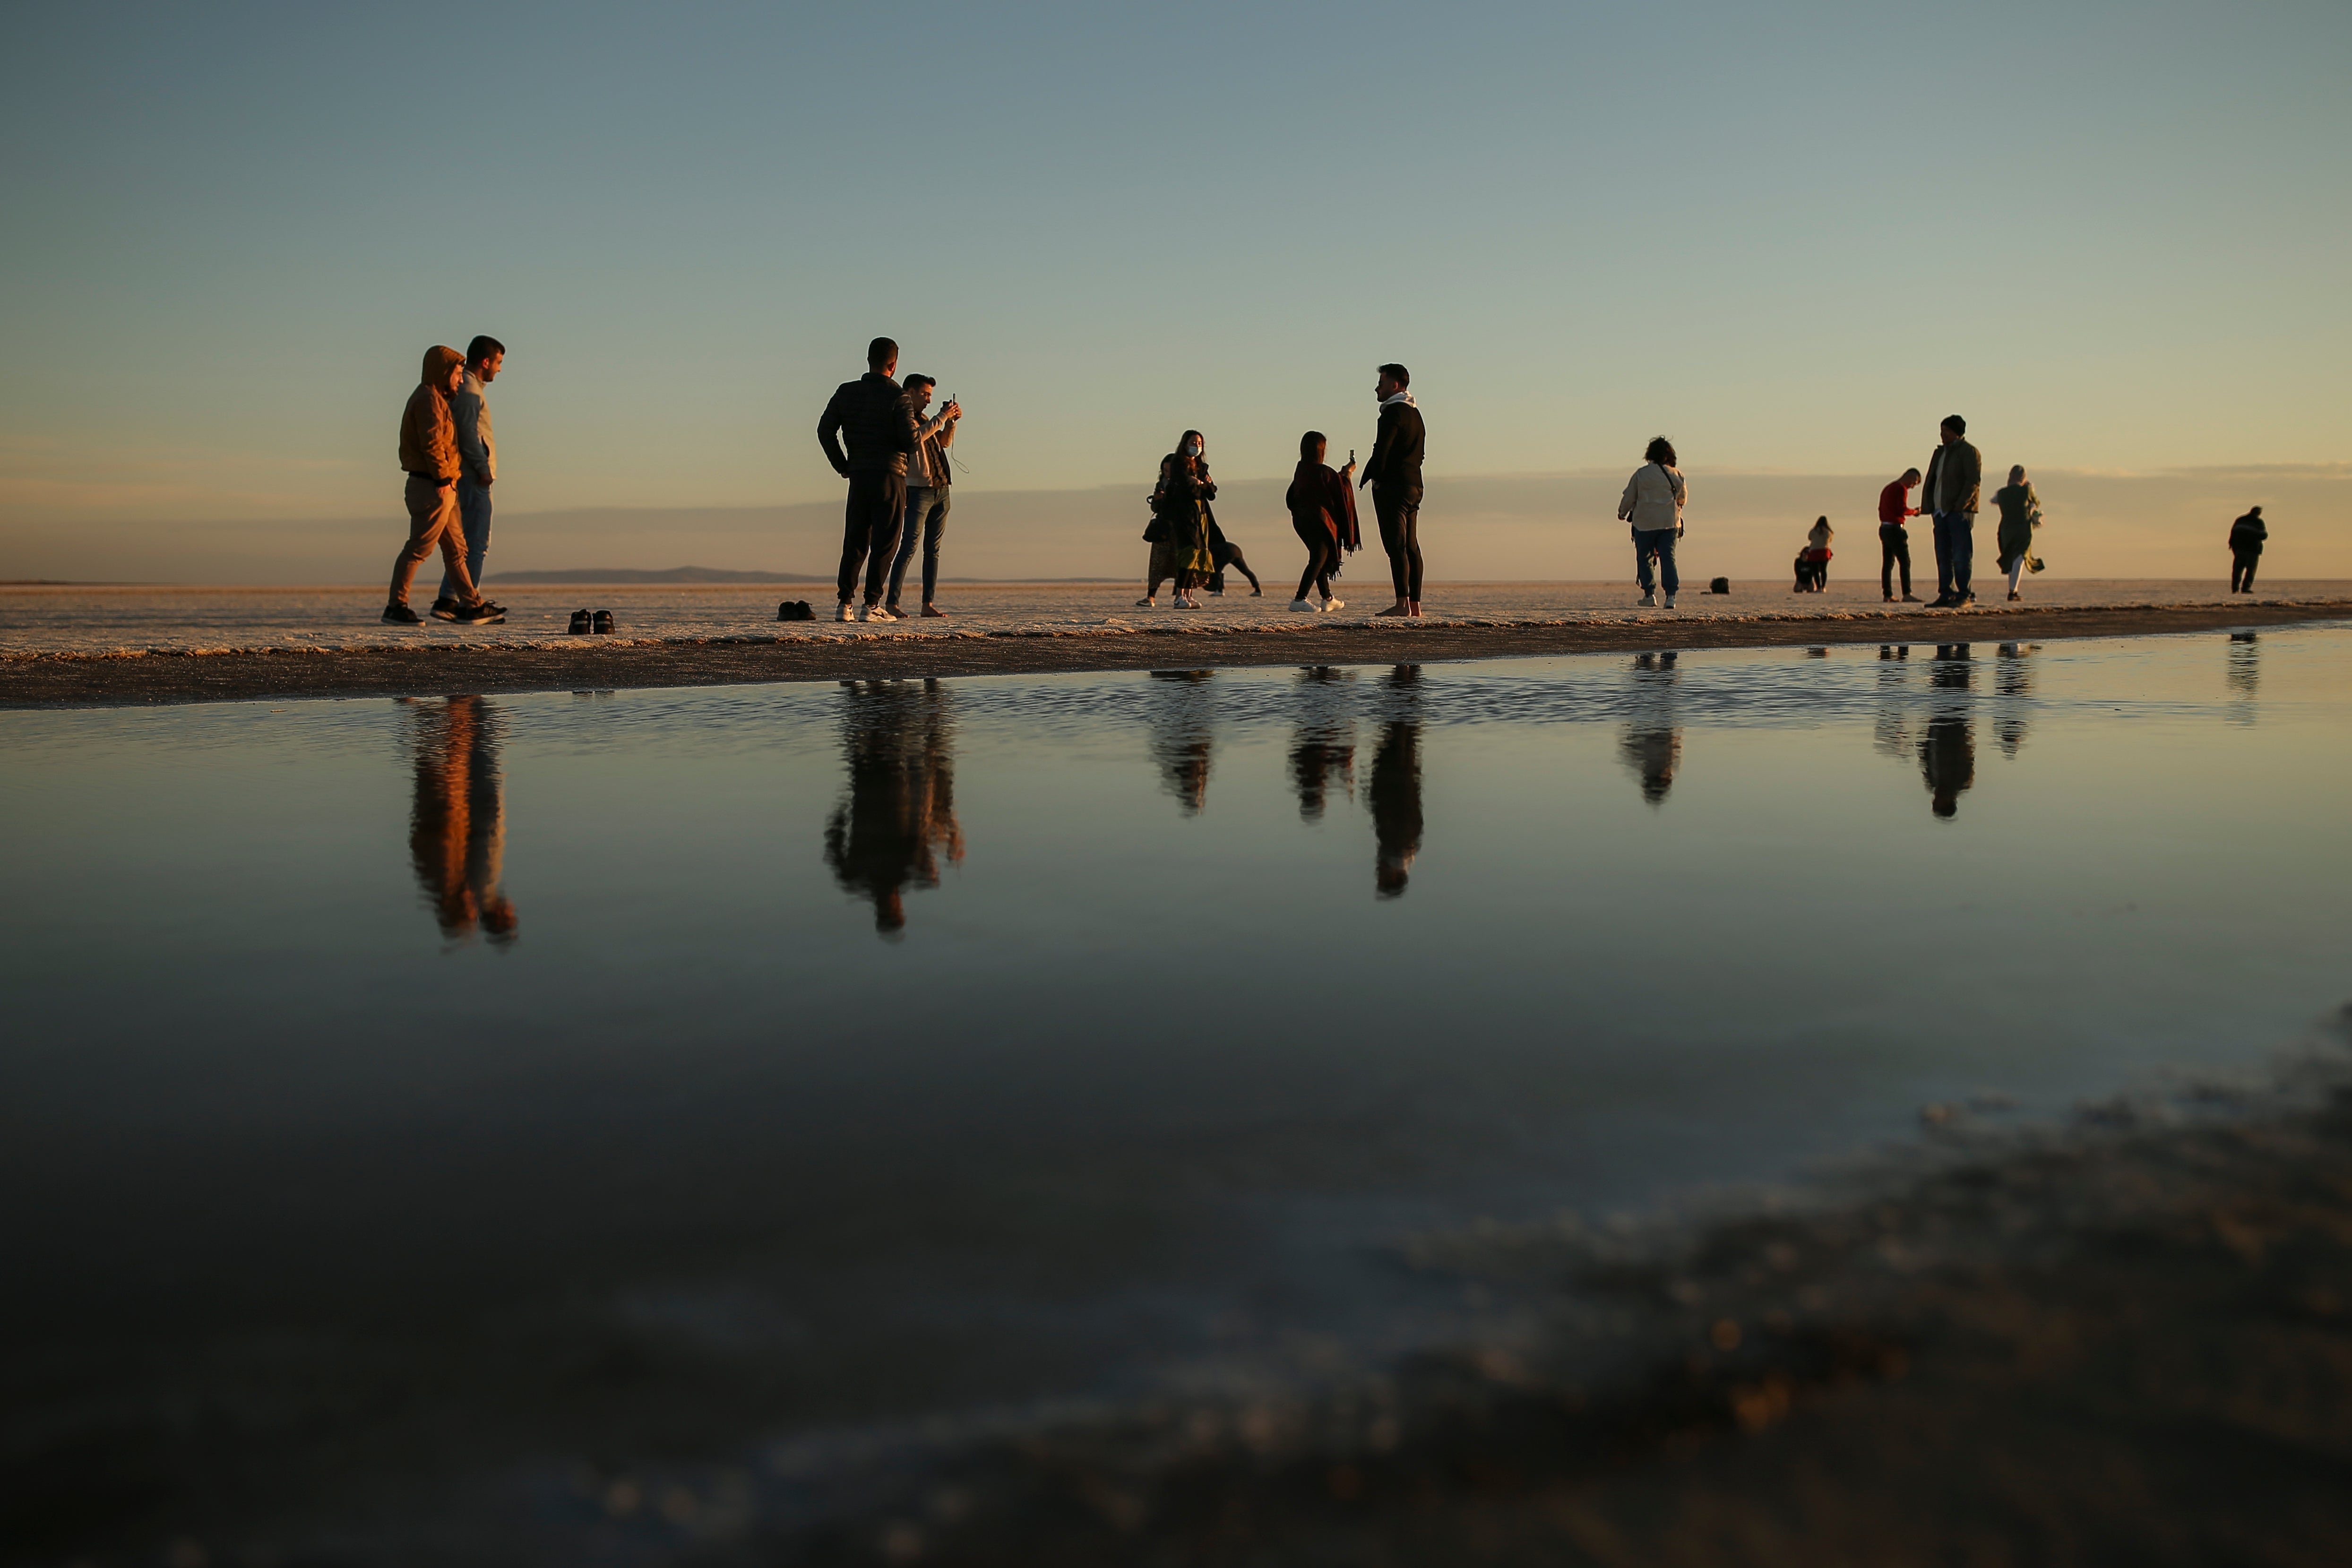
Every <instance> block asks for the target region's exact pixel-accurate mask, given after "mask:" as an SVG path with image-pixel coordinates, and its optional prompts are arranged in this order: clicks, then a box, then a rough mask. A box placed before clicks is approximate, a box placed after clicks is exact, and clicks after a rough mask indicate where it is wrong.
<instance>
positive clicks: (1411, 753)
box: [1367, 664, 1421, 899]
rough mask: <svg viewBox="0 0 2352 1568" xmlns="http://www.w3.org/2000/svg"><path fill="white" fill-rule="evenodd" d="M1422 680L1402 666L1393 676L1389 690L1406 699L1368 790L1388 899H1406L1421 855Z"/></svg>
mask: <svg viewBox="0 0 2352 1568" xmlns="http://www.w3.org/2000/svg"><path fill="white" fill-rule="evenodd" d="M1420 679H1421V667H1420V666H1419V665H1417V664H1401V665H1398V666H1397V667H1396V668H1395V670H1394V671H1392V672H1391V675H1390V676H1389V689H1390V690H1391V692H1392V693H1394V694H1396V695H1397V696H1398V697H1400V698H1402V701H1401V702H1399V703H1398V704H1397V705H1396V706H1395V707H1393V708H1392V709H1391V714H1390V717H1389V719H1388V721H1386V722H1385V723H1384V724H1382V725H1381V738H1380V742H1379V743H1378V744H1377V746H1376V747H1375V748H1374V749H1373V752H1372V777H1371V784H1370V787H1369V789H1368V791H1367V794H1368V795H1370V805H1371V808H1372V839H1373V842H1374V844H1375V845H1376V847H1377V850H1376V854H1375V858H1374V861H1373V870H1372V885H1373V888H1374V889H1375V892H1376V894H1377V896H1378V897H1381V898H1383V899H1394V898H1399V897H1402V895H1403V893H1404V885H1405V879H1406V877H1407V875H1408V874H1409V873H1410V872H1411V871H1412V860H1413V857H1414V856H1415V855H1418V854H1419V853H1420V852H1421V720H1420V718H1419V717H1418V715H1417V710H1416V709H1415V707H1414V705H1413V704H1412V700H1411V698H1412V695H1413V692H1414V689H1415V688H1416V686H1417V685H1418V683H1419V681H1420Z"/></svg>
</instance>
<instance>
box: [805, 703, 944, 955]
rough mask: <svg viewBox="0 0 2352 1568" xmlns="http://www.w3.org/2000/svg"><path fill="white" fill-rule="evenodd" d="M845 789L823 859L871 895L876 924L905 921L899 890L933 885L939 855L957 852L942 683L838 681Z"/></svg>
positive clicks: (891, 929) (846, 883)
mask: <svg viewBox="0 0 2352 1568" xmlns="http://www.w3.org/2000/svg"><path fill="white" fill-rule="evenodd" d="M842 690H843V695H844V697H845V699H846V705H845V708H844V709H843V711H842V721H841V743H842V752H843V755H844V760H845V762H846V763H848V767H849V787H848V791H847V793H846V794H845V795H844V796H843V797H842V801H841V804H840V805H837V806H835V807H834V811H833V816H832V817H831V818H830V819H829V820H827V822H826V823H825V826H824V863H825V864H826V865H827V866H830V867H831V868H833V874H834V876H835V878H837V879H839V880H840V882H841V885H842V887H843V888H845V889H847V890H848V891H850V892H852V893H856V894H861V895H863V896H865V897H866V898H869V899H872V900H874V929H875V930H876V931H881V932H883V933H885V934H892V933H896V932H898V931H901V930H903V929H904V928H905V926H906V924H907V911H906V905H905V901H904V898H903V894H902V889H905V888H907V887H908V885H909V884H912V885H913V886H915V887H919V888H936V887H938V886H939V885H940V869H939V860H938V858H937V856H936V855H935V854H934V850H935V849H936V850H944V851H945V852H946V855H947V858H948V860H949V861H950V863H953V862H956V861H960V860H961V859H962V858H963V829H962V828H961V827H960V826H957V823H956V815H955V744H954V742H955V723H954V718H953V715H952V714H951V713H950V710H949V698H948V693H947V690H946V689H945V688H943V687H941V686H940V683H939V682H938V681H936V680H926V681H923V682H922V683H920V684H919V685H918V684H916V683H914V682H911V681H898V680H863V681H859V680H851V681H844V682H843V683H842Z"/></svg>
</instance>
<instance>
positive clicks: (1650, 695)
mask: <svg viewBox="0 0 2352 1568" xmlns="http://www.w3.org/2000/svg"><path fill="white" fill-rule="evenodd" d="M1675 657H1676V656H1675V653H1674V652H1673V651H1672V650H1671V649H1670V650H1668V651H1667V652H1664V653H1637V654H1635V655H1634V656H1633V718H1632V719H1631V720H1629V721H1627V722H1626V725H1625V728H1624V731H1623V732H1622V734H1620V735H1619V737H1618V740H1617V750H1618V753H1619V755H1621V756H1622V757H1623V759H1624V761H1625V765H1626V766H1627V767H1629V768H1632V769H1633V772H1634V773H1636V774H1638V775H1639V776H1640V778H1641V780H1642V798H1643V800H1645V801H1647V802H1649V803H1650V805H1653V806H1655V805H1662V804H1664V801H1665V798H1666V792H1667V791H1668V790H1671V789H1673V788H1674V787H1675V770H1676V769H1677V768H1679V767H1680V766H1681V765H1682V760H1683V731H1682V725H1681V723H1680V722H1678V720H1679V718H1680V710H1679V708H1678V707H1677V705H1676V703H1675Z"/></svg>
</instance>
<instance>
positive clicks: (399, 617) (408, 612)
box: [383, 605, 425, 626]
mask: <svg viewBox="0 0 2352 1568" xmlns="http://www.w3.org/2000/svg"><path fill="white" fill-rule="evenodd" d="M383 618H384V624H385V625H387V626H415V625H417V624H418V623H419V622H421V621H423V620H424V619H425V617H424V616H420V615H418V614H417V613H416V612H415V610H412V609H410V608H409V607H408V606H407V605H385V606H384V607H383Z"/></svg>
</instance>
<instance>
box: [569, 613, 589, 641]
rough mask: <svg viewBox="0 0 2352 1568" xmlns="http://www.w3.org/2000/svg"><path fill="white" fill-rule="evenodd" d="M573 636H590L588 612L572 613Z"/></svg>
mask: <svg viewBox="0 0 2352 1568" xmlns="http://www.w3.org/2000/svg"><path fill="white" fill-rule="evenodd" d="M587 635H588V612H587V611H585V610H574V611H572V636H573V637H586V636H587Z"/></svg>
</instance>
